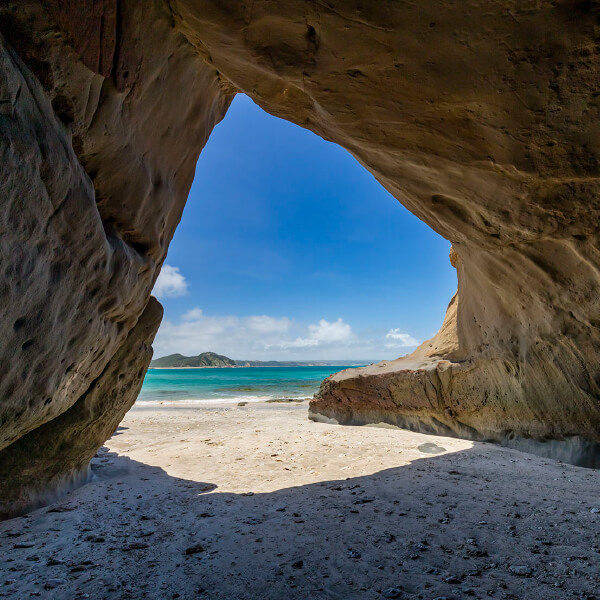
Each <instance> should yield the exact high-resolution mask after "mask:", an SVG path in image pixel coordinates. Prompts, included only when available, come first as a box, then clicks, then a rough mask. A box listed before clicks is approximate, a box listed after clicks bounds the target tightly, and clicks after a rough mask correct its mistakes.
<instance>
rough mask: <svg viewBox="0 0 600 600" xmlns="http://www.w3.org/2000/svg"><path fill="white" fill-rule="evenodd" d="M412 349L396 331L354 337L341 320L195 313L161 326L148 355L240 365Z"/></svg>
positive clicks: (368, 357)
mask: <svg viewBox="0 0 600 600" xmlns="http://www.w3.org/2000/svg"><path fill="white" fill-rule="evenodd" d="M417 345H418V341H417V340H416V339H415V338H413V337H412V336H410V335H409V334H406V333H401V330H399V329H391V330H389V331H388V332H387V334H386V333H385V330H384V331H381V330H379V331H376V330H375V331H374V330H368V331H363V332H354V330H353V329H352V327H351V326H350V325H349V324H348V323H346V322H344V320H343V319H342V318H339V319H337V320H336V321H327V320H325V319H321V320H319V321H317V322H316V323H311V324H309V325H302V324H300V323H298V322H296V321H294V320H293V319H290V318H288V317H272V316H268V315H252V316H245V317H240V316H234V315H219V316H216V315H207V314H206V313H205V312H204V311H202V309H200V308H198V307H196V308H192V309H191V310H189V311H187V312H186V313H184V314H183V315H182V316H181V319H180V320H179V321H177V322H174V321H172V320H169V319H165V320H164V321H163V323H162V325H161V327H160V329H159V331H158V334H157V336H156V340H155V341H154V349H155V353H154V355H155V356H156V357H159V356H164V355H166V354H173V353H175V352H180V353H181V354H185V355H188V356H191V355H196V354H199V353H200V352H207V351H213V352H218V353H219V354H225V355H226V356H229V357H230V358H234V359H240V360H241V359H246V360H346V359H348V360H376V359H381V358H396V357H397V356H398V355H399V354H400V352H399V351H398V349H400V348H401V349H405V351H406V349H409V348H410V346H417Z"/></svg>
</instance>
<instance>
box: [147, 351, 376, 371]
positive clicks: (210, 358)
mask: <svg viewBox="0 0 600 600" xmlns="http://www.w3.org/2000/svg"><path fill="white" fill-rule="evenodd" d="M369 362H371V361H355V360H351V361H341V360H319V361H280V360H233V359H232V358H229V357H227V356H223V355H222V354H216V353H215V352H202V354H198V356H183V354H169V356H163V357H161V358H156V359H154V360H153V361H152V362H151V363H150V368H151V369H184V368H192V369H207V368H213V369H214V368H222V369H232V368H243V367H335V366H351V365H364V364H368V363H369Z"/></svg>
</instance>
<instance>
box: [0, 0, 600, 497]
mask: <svg viewBox="0 0 600 600" xmlns="http://www.w3.org/2000/svg"><path fill="white" fill-rule="evenodd" d="M599 17H600V10H599V8H598V6H597V5H596V2H578V1H568V0H564V1H561V2H542V3H540V2H537V1H534V0H526V1H525V2H520V3H517V4H515V3H514V2H508V1H503V0H500V1H499V2H495V3H491V4H490V3H480V2H475V1H474V0H468V1H466V2H461V3H455V2H451V1H443V2H438V1H435V2H434V1H433V0H424V1H422V2H418V3H412V4H411V3H405V2H398V3H375V2H371V3H365V2H357V1H356V0H336V1H321V0H319V1H316V2H306V1H304V0H290V1H289V2H281V3H273V2H267V1H266V0H253V1H252V2H244V1H239V2H238V1H236V2H223V1H222V0H219V1H217V0H171V1H170V2H167V0H144V1H142V0H121V1H117V0H77V1H76V2H62V1H61V0H20V1H19V2H16V1H12V2H11V1H8V2H3V3H2V4H0V31H1V34H2V38H1V44H0V132H1V136H0V170H1V172H0V195H1V203H0V228H1V229H0V252H1V254H0V256H1V259H2V264H1V269H0V277H1V278H0V300H1V302H2V306H3V311H2V314H1V315H0V319H1V320H2V331H3V333H4V335H3V336H2V341H1V342H0V400H1V402H0V453H4V452H8V451H9V450H10V448H11V446H13V445H14V444H15V443H18V442H19V440H21V439H22V438H23V437H24V436H27V435H28V434H29V433H31V432H34V431H35V430H37V429H39V428H41V427H44V426H47V427H50V428H51V427H52V426H53V425H52V423H54V422H55V421H56V424H55V426H56V427H59V424H58V421H57V419H59V418H60V417H61V416H62V415H63V414H65V413H66V412H67V411H69V410H70V409H71V407H73V406H75V405H76V404H77V403H78V401H79V400H81V399H82V398H83V397H84V396H85V394H86V393H87V391H88V390H89V389H90V386H91V385H92V384H93V382H94V381H96V380H97V379H98V377H100V376H101V374H102V373H104V372H105V370H106V368H107V366H108V365H109V364H110V363H111V360H112V359H113V357H115V356H116V353H117V352H119V349H120V348H122V347H123V344H125V340H127V338H128V335H129V333H130V332H131V331H132V330H133V329H134V328H135V327H136V324H137V323H138V321H139V319H140V317H141V315H142V314H143V313H144V310H145V308H146V306H147V304H148V299H149V295H150V290H151V289H152V286H153V283H154V281H155V279H156V277H157V275H158V272H159V270H160V267H161V265H162V262H163V260H164V257H165V254H166V251H167V249H168V244H169V241H170V240H171V238H172V235H173V232H174V230H175V227H176V225H177V223H178V221H179V219H180V217H181V214H182V210H183V206H184V203H185V199H186V197H187V193H188V190H189V187H190V185H191V181H192V178H193V175H194V166H195V162H196V159H197V157H198V154H199V152H200V150H201V149H202V147H203V145H204V144H205V143H206V141H207V139H208V136H209V135H210V132H211V130H212V128H213V127H214V125H215V124H216V123H217V122H218V121H219V120H220V119H221V118H222V117H223V116H224V114H225V112H226V110H227V107H228V105H229V103H230V102H231V99H232V97H233V95H234V93H235V92H236V91H243V92H246V93H247V94H249V95H250V96H251V97H252V98H253V99H254V100H255V101H256V102H257V103H258V104H260V106H262V107H263V108H264V109H265V110H267V111H268V112H270V113H272V114H274V115H277V116H279V117H282V118H285V119H288V120H290V121H293V122H295V123H297V124H299V125H301V126H303V127H306V128H309V129H311V130H312V131H314V132H315V133H317V134H318V135H320V136H322V137H324V138H325V139H328V140H331V141H333V142H336V143H338V144H340V145H342V146H343V147H345V148H346V149H347V150H348V151H350V152H351V153H352V154H353V155H354V156H355V157H356V158H357V159H358V160H359V161H360V162H361V163H362V164H363V165H364V166H365V167H366V168H367V169H369V170H370V171H371V172H372V173H373V175H374V176H375V177H376V178H377V179H378V180H379V181H380V182H381V184H382V185H384V186H385V187H386V188H387V189H388V190H389V191H390V192H391V193H392V194H394V195H395V196H396V198H398V200H399V201H400V202H402V203H403V204H404V205H405V206H406V207H407V208H409V209H410V210H411V211H412V212H413V213H414V214H415V215H417V216H418V217H419V218H421V219H422V220H424V221H425V222H427V223H428V224H429V225H430V226H431V227H432V228H433V229H435V230H436V231H437V232H438V233H440V234H441V235H443V236H444V237H446V238H447V239H449V240H450V241H451V242H452V243H453V246H454V248H455V252H456V256H457V257H458V262H457V272H458V299H457V300H456V301H455V309H456V316H455V320H454V322H453V324H447V326H446V325H445V331H446V332H445V333H444V335H443V336H442V337H443V338H444V343H443V344H442V343H441V342H440V343H438V342H439V340H436V341H434V342H433V343H432V347H431V348H425V349H422V350H421V354H424V355H427V354H428V356H424V358H423V357H420V355H419V356H415V357H413V358H412V359H411V360H412V361H413V363H410V365H412V366H410V365H409V366H407V364H406V363H397V364H396V363H394V364H388V365H385V366H383V367H379V368H378V369H379V370H373V369H372V370H370V371H365V372H363V373H361V375H363V377H362V378H361V379H360V385H359V384H358V383H356V382H357V381H358V379H356V381H354V382H351V378H348V376H346V375H344V376H341V375H340V376H338V379H335V378H334V379H333V380H331V381H330V382H328V383H327V384H326V385H325V386H324V388H323V389H322V391H321V394H320V396H319V398H318V399H316V400H315V401H314V402H313V404H312V411H313V413H315V414H321V415H327V416H334V417H336V418H337V417H339V418H340V420H342V421H343V420H344V419H343V418H342V417H343V415H345V414H349V412H351V413H352V415H353V419H357V420H362V421H365V422H366V421H369V420H371V418H370V417H369V414H371V413H370V411H371V407H372V405H373V402H374V401H375V398H378V397H379V396H378V394H379V395H381V396H382V397H386V398H388V397H389V399H390V400H389V402H388V401H387V400H386V402H387V404H386V409H385V411H384V412H386V414H389V415H392V414H393V415H395V417H394V418H397V420H398V422H400V421H402V419H405V421H406V424H408V422H409V420H412V419H417V420H419V421H420V422H425V421H427V420H428V419H433V418H435V419H436V420H437V421H439V422H443V423H444V426H445V427H446V426H447V427H449V428H450V429H451V430H453V431H456V432H457V433H460V434H461V435H471V436H475V435H477V436H479V435H483V436H491V437H494V436H495V437H498V436H500V437H501V436H505V435H508V434H514V435H515V436H525V437H529V438H532V439H533V438H535V439H560V438H564V437H568V436H580V437H581V438H582V439H585V440H588V441H599V440H600V402H599V398H600V387H599V386H600V361H599V359H598V356H599V350H600V300H599V298H600V295H599V293H598V291H599V289H600V285H599V284H600V275H599V267H600V252H599V250H598V235H599V232H598V216H599V213H600V206H599V203H598V197H599V192H600V185H599V183H600V156H599V144H598V141H599V137H600V132H599V131H598V123H599V122H600V119H599V116H600V115H599V111H600V102H599V100H598V98H599V95H598V89H597V82H598V80H599V77H598V75H599V71H600V68H599V67H600V65H599V61H600V45H599V41H598V40H600V22H599ZM398 260H400V258H399V259H398ZM453 310H454V309H453ZM414 361H416V362H414ZM419 361H421V362H419ZM417 363H418V364H417ZM414 365H417V366H414ZM407 369H408V370H407ZM375 373H380V374H382V373H385V383H382V381H383V379H382V376H381V375H375ZM342 381H343V382H346V383H342ZM369 381H370V382H372V385H371V384H369ZM430 383H431V386H433V387H434V388H435V392H434V391H432V389H431V388H430ZM106 386H107V388H106V389H108V387H110V385H109V384H108V383H107V384H106ZM114 386H115V388H118V386H119V382H118V381H116V380H115V381H114ZM436 386H437V387H436ZM354 388H360V389H359V390H358V391H357V390H355V389H354ZM132 389H133V387H132ZM390 390H392V391H390ZM115 411H116V412H115V414H118V412H119V409H115ZM361 412H362V416H360V417H359V415H360V413H361ZM103 414H105V413H103ZM409 417H410V418H409ZM104 418H105V417H100V416H99V417H98V419H99V420H102V419H104ZM373 418H375V419H379V415H373ZM391 418H392V417H390V419H391ZM474 432H476V433H474ZM73 435H75V434H73ZM77 435H78V436H79V435H81V436H85V435H86V434H85V432H84V431H83V430H82V432H81V433H78V434H77ZM95 439H96V441H95V442H94V443H99V439H98V438H95ZM32 452H33V450H32ZM35 452H37V453H38V454H39V455H40V456H41V455H43V449H40V448H38V449H37V450H36V451H35ZM62 452H63V453H64V454H63V458H64V459H65V462H66V463H68V462H69V461H68V453H69V450H68V448H66V447H64V448H63V449H62ZM32 460H33V459H32ZM48 460H49V463H50V462H51V461H52V460H56V458H53V459H48ZM50 470H52V469H50ZM18 477H20V475H19V473H18V472H16V471H15V472H13V473H11V474H10V478H14V479H15V480H17V479H18ZM20 481H21V482H22V484H21V485H23V486H26V483H25V482H26V481H27V479H26V478H23V479H20ZM7 486H10V484H7V483H6V481H5V480H3V481H2V482H0V495H1V494H2V493H3V490H5V489H7Z"/></svg>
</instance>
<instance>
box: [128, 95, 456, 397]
mask: <svg viewBox="0 0 600 600" xmlns="http://www.w3.org/2000/svg"><path fill="white" fill-rule="evenodd" d="M449 249H450V244H449V242H448V241H447V240H445V239H443V238H442V237H440V236H439V235H437V234H436V233H435V232H434V231H432V230H431V229H430V228H429V227H428V226H427V225H426V224H425V223H423V222H422V221H420V220H419V219H417V218H416V217H415V216H414V215H412V214H411V213H410V212H409V211H407V210H406V209H405V208H404V207H403V206H402V205H401V204H400V203H399V202H398V201H397V200H396V199H395V198H394V197H393V196H392V195H391V194H389V193H388V192H387V191H386V190H385V189H384V188H383V187H382V186H381V185H380V184H379V183H378V182H377V181H376V179H375V178H374V177H373V175H371V174H370V173H369V172H368V171H367V170H366V169H365V168H363V167H362V166H361V165H360V164H359V163H358V161H357V160H356V159H355V158H354V157H353V156H351V155H350V154H349V153H348V152H347V151H346V150H344V149H342V148H341V147H339V146H337V145H336V144H333V143H330V142H327V141H325V140H323V139H321V138H319V137H318V136H317V135H315V134H313V133H312V132H310V131H308V130H305V129H303V128H301V127H298V126H296V125H294V124H292V123H289V122H287V121H284V120H281V119H278V118H276V117H273V116H271V115H269V114H267V113H265V112H264V111H263V110H262V109H260V108H259V107H258V106H257V105H256V104H254V103H253V102H252V101H251V100H250V99H249V98H248V97H247V96H244V95H241V94H240V95H238V96H237V97H236V98H235V100H234V101H233V104H232V106H231V108H230V109H229V112H228V113H227V115H226V117H225V119H224V120H223V122H222V123H220V124H219V125H218V126H217V127H216V128H215V130H214V132H213V133H212V136H211V138H210V140H209V142H208V144H207V146H206V148H205V149H204V150H203V152H202V154H201V156H200V159H199V161H198V164H197V168H196V176H195V180H194V183H193V186H192V189H191V192H190V195H189V198H188V202H187V205H186V208H185V211H184V214H183V218H182V221H181V223H180V225H179V228H178V230H177V232H176V234H175V237H174V239H173V241H172V243H171V246H170V249H169V254H168V257H167V259H166V261H165V264H164V266H163V269H162V272H161V275H160V277H159V279H158V281H157V284H156V286H155V288H154V295H156V296H157V297H158V298H159V300H160V301H161V303H162V304H163V306H164V308H165V317H164V319H163V322H162V325H161V327H160V330H159V332H158V335H157V337H156V340H155V342H154V349H155V352H154V357H155V359H157V358H161V357H165V356H168V355H171V354H180V355H183V356H186V357H190V356H197V355H199V354H201V353H204V352H215V353H217V354H219V355H222V356H225V357H228V358H230V359H233V360H237V361H288V362H290V361H291V362H299V361H312V362H329V361H332V362H335V365H332V366H330V368H329V369H325V370H324V371H322V372H320V373H316V374H314V376H313V377H309V378H308V381H306V382H305V384H295V385H291V384H290V386H289V387H288V388H286V387H285V386H284V387H278V384H277V381H276V380H277V379H278V378H279V377H275V376H274V375H272V374H267V373H266V372H265V371H260V372H258V371H257V372H249V371H244V370H242V369H237V370H236V373H235V377H233V376H232V377H231V378H234V379H235V381H227V382H224V381H223V380H224V379H227V378H226V377H225V375H224V374H223V372H219V373H218V374H215V381H213V382H212V384H211V385H212V388H211V390H212V391H211V392H210V394H209V393H208V392H206V390H204V391H202V390H201V389H199V388H198V387H197V385H196V384H195V383H194V381H193V379H194V378H197V377H198V376H199V374H193V373H190V372H188V373H187V374H185V375H182V380H179V381H177V382H167V381H166V378H167V376H166V374H165V373H162V374H161V373H159V372H158V371H153V370H151V371H150V372H149V375H148V376H147V377H146V382H145V384H144V387H143V389H142V393H141V395H140V398H139V401H144V400H149V401H150V400H163V401H165V400H166V401H173V400H199V399H202V398H204V395H206V394H208V396H209V397H210V398H211V399H215V400H220V401H222V400H239V401H252V400H255V399H265V398H277V399H289V398H296V397H302V396H303V397H309V396H312V394H313V393H314V391H316V388H318V381H317V380H319V381H320V380H322V379H323V378H324V377H325V376H327V375H329V374H331V373H333V372H335V371H337V370H339V366H340V365H341V366H346V365H357V364H367V363H370V362H375V361H379V360H382V359H394V358H397V357H399V356H402V355H405V354H407V353H409V352H411V351H412V350H414V349H415V347H416V346H417V345H418V344H420V343H421V342H422V341H424V340H426V339H429V338H431V337H432V336H433V335H434V334H435V333H436V332H437V331H438V329H439V327H440V325H441V323H442V321H443V317H444V314H445V311H446V307H447V305H448V301H449V300H450V298H451V297H452V295H453V294H454V292H455V291H456V272H455V270H454V268H453V267H452V266H451V265H450V261H449V259H448V253H449ZM163 366H165V363H163ZM336 366H337V368H336ZM242 371H244V372H243V373H242ZM230 373H231V372H230ZM202 377H203V378H204V377H208V373H202ZM290 377H291V375H290ZM231 378H230V379H231ZM203 394H204V395H203Z"/></svg>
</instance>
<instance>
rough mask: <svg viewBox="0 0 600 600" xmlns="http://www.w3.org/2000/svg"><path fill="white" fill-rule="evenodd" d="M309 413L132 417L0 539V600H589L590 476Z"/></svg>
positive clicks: (592, 593)
mask: <svg viewBox="0 0 600 600" xmlns="http://www.w3.org/2000/svg"><path fill="white" fill-rule="evenodd" d="M307 404H308V403H306V402H304V403H290V404H272V403H268V404H267V403H251V404H248V405H246V406H243V407H241V406H237V405H223V404H218V405H212V406H211V405H207V404H204V403H203V404H191V405H190V404H177V405H169V406H155V407H152V406H148V405H142V406H137V405H136V406H134V408H133V409H132V410H131V411H130V412H129V413H128V415H127V416H126V418H125V420H124V421H123V422H122V424H121V426H120V427H119V429H118V430H117V431H116V432H115V435H114V436H113V437H112V438H111V439H110V440H109V441H108V442H107V444H106V446H105V447H104V448H102V449H101V450H100V451H99V452H98V455H97V456H96V458H94V460H93V461H92V478H91V481H90V482H89V483H88V484H86V485H84V486H82V487H80V488H78V489H76V490H74V491H71V492H70V493H69V494H67V495H66V496H65V497H63V498H61V499H60V500H58V501H57V502H56V503H54V504H51V505H49V506H46V507H43V508H40V509H38V510H36V511H34V512H32V513H30V514H29V515H26V516H23V517H19V518H16V519H12V520H9V521H5V522H2V523H0V597H11V598H18V599H21V598H27V597H30V596H39V597H42V598H48V599H57V600H58V599H60V600H63V599H70V598H73V599H75V598H93V599H97V598H98V599H102V598H106V599H113V598H114V599H122V598H123V599H126V598H135V599H137V598H140V599H141V598H151V599H161V600H162V599H171V598H181V599H192V598H194V599H196V598H207V599H208V598H210V599H213V598H214V599H242V598H243V599H245V600H248V599H250V600H252V599H259V598H260V599H272V600H282V599H286V600H288V599H307V598H317V599H319V598H333V599H339V600H342V599H348V598H360V599H363V598H365V599H373V600H375V599H380V598H408V599H415V600H416V599H422V600H433V599H434V598H438V597H447V598H454V599H459V598H467V597H473V598H484V597H485V598H488V597H492V598H518V599H521V598H544V599H559V598H560V599H562V598H587V599H590V598H596V597H597V594H598V590H599V589H600V569H599V568H598V565H599V564H600V545H599V542H598V535H599V534H600V498H599V496H598V489H600V485H599V484H600V472H598V471H592V470H588V469H582V468H578V467H574V466H570V465H563V464H560V463H557V462H554V461H551V460H548V459H543V458H538V457H535V456H531V455H527V454H523V453H521V452H518V451H516V450H510V449H506V448H501V447H498V446H494V445H490V444H483V443H474V442H468V441H464V440H459V439H452V438H443V437H435V436H427V435H422V434H417V433H412V432H408V431H402V430H395V429H385V428H375V427H341V426H336V425H328V424H324V423H315V422H312V421H309V420H308V418H307V409H308V406H307Z"/></svg>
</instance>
